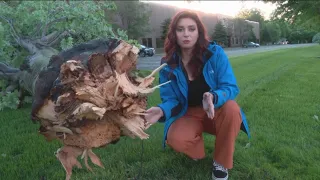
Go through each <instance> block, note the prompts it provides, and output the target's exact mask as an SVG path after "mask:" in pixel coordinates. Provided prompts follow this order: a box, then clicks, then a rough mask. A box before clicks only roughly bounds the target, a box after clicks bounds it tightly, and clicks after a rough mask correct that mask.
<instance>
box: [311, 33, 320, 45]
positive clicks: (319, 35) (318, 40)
mask: <svg viewBox="0 0 320 180" xmlns="http://www.w3.org/2000/svg"><path fill="white" fill-rule="evenodd" d="M312 42H313V43H319V44H320V33H317V34H316V35H314V36H313V38H312Z"/></svg>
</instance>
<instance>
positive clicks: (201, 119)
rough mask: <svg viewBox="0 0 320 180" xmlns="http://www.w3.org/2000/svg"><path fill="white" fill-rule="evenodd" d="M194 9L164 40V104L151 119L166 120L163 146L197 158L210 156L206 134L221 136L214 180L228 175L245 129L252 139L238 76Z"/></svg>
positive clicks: (175, 19) (181, 14) (179, 18)
mask: <svg viewBox="0 0 320 180" xmlns="http://www.w3.org/2000/svg"><path fill="white" fill-rule="evenodd" d="M206 35H207V32H206V29H205V27H204V25H203V23H202V22H201V20H200V19H199V17H198V16H197V14H195V13H194V12H191V11H181V12H179V13H177V14H176V15H175V16H174V17H173V19H172V21H171V24H170V26H169V31H168V35H167V38H166V40H165V52H166V56H165V57H164V58H162V60H161V63H167V65H166V66H165V67H164V68H163V69H162V70H161V71H160V73H159V76H160V83H164V82H166V81H169V80H171V82H170V83H168V84H166V85H163V86H162V87H161V88H160V96H161V100H162V103H161V104H159V105H158V106H156V107H151V108H150V109H148V110H147V111H146V115H145V118H146V120H147V121H148V122H149V123H156V122H158V121H159V122H165V129H164V146H165V144H168V145H169V146H170V147H172V148H173V149H174V150H176V151H178V152H182V153H184V154H186V155H187V156H189V157H190V158H192V159H195V160H198V159H202V158H204V157H205V152H204V142H203V138H202V133H203V132H206V133H209V134H212V135H215V136H216V142H215V150H214V154H213V170H212V179H228V169H231V168H232V166H233V152H234V145H235V140H236V137H237V135H238V133H239V131H240V129H242V130H243V131H244V132H246V133H247V134H248V136H249V137H250V133H249V129H248V126H247V123H246V118H245V116H244V113H243V112H242V111H241V109H240V108H239V106H238V104H237V103H236V102H235V101H234V99H235V98H236V96H237V95H238V93H239V89H238V86H237V83H236V78H235V76H234V74H233V71H232V68H231V65H230V63H229V60H228V58H227V56H226V54H225V53H224V51H223V49H222V48H221V47H220V46H218V45H216V44H214V43H210V42H209V41H208V39H207V37H206Z"/></svg>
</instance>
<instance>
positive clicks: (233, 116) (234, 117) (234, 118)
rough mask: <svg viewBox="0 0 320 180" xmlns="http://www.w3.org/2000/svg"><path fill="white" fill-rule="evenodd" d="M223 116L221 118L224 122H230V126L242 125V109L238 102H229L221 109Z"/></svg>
mask: <svg viewBox="0 0 320 180" xmlns="http://www.w3.org/2000/svg"><path fill="white" fill-rule="evenodd" d="M220 111H221V112H220V113H221V115H220V118H222V119H223V121H228V122H227V123H228V124H230V123H231V124H235V125H238V124H241V122H242V119H241V112H240V107H239V105H238V103H237V102H236V101H233V100H228V101H227V102H226V103H225V104H224V105H223V106H222V108H221V110H220Z"/></svg>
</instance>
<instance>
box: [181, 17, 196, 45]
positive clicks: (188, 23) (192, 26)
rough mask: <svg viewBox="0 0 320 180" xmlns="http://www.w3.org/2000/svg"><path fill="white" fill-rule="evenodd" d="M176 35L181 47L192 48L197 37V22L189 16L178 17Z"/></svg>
mask: <svg viewBox="0 0 320 180" xmlns="http://www.w3.org/2000/svg"><path fill="white" fill-rule="evenodd" d="M176 37H177V41H178V45H179V46H180V48H181V49H190V48H193V46H194V45H195V44H196V42H197V40H198V37H199V33H198V28H197V23H196V22H195V21H194V20H193V19H191V18H182V19H180V20H179V21H178V23H177V28H176Z"/></svg>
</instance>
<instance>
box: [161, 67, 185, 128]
mask: <svg viewBox="0 0 320 180" xmlns="http://www.w3.org/2000/svg"><path fill="white" fill-rule="evenodd" d="M169 80H170V79H168V75H167V73H165V70H163V69H162V70H160V72H159V84H162V83H165V82H167V81H169ZM171 83H173V82H171ZM171 83H168V84H165V85H163V86H161V87H160V97H161V101H162V103H161V104H158V107H160V108H161V110H162V111H163V117H162V118H161V119H160V120H159V121H160V122H164V121H166V120H168V119H169V118H170V117H172V116H176V115H178V113H179V112H180V111H181V110H182V105H181V103H180V102H179V101H178V98H177V97H176V94H175V92H174V90H173V89H172V85H171Z"/></svg>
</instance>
